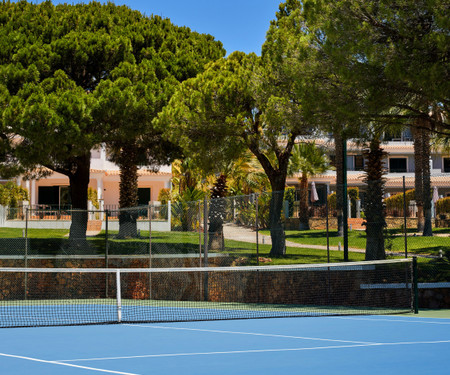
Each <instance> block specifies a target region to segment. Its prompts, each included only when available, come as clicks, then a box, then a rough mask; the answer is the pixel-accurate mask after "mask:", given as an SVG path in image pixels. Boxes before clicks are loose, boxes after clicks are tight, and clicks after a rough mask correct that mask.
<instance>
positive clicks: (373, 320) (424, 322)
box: [324, 316, 450, 325]
mask: <svg viewBox="0 0 450 375" xmlns="http://www.w3.org/2000/svg"><path fill="white" fill-rule="evenodd" d="M324 318H326V319H345V320H365V321H370V322H391V323H397V322H399V323H421V324H438V325H450V319H447V320H448V322H430V321H425V320H408V319H383V318H373V319H370V318H357V317H345V316H328V317H324ZM418 318H419V317H417V318H414V319H418ZM419 319H436V318H419ZM437 319H439V318H437Z"/></svg>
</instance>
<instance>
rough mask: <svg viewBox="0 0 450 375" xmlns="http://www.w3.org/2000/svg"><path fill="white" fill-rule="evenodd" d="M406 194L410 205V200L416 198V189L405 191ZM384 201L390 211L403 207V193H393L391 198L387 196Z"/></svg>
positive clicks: (407, 204)
mask: <svg viewBox="0 0 450 375" xmlns="http://www.w3.org/2000/svg"><path fill="white" fill-rule="evenodd" d="M405 196H406V207H409V202H410V201H413V200H415V199H416V191H415V189H411V190H407V191H406V192H405ZM384 203H385V205H386V209H387V210H388V211H391V210H395V209H397V210H398V209H403V193H398V194H395V195H392V196H391V197H389V198H386V199H385V200H384Z"/></svg>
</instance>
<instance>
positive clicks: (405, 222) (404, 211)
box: [403, 176, 408, 258]
mask: <svg viewBox="0 0 450 375" xmlns="http://www.w3.org/2000/svg"><path fill="white" fill-rule="evenodd" d="M403 227H404V232H405V258H408V229H407V220H406V183H405V176H403Z"/></svg>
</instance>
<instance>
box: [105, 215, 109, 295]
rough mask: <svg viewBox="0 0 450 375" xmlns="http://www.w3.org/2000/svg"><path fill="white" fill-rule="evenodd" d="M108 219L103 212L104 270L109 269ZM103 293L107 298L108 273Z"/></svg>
mask: <svg viewBox="0 0 450 375" xmlns="http://www.w3.org/2000/svg"><path fill="white" fill-rule="evenodd" d="M108 217H109V211H108V210H105V268H109V259H108V252H109V249H108V247H109V244H108ZM105 276H106V277H105V282H106V285H105V292H106V298H108V294H109V293H108V292H109V291H108V289H109V287H108V284H109V277H108V276H109V273H108V272H106V273H105Z"/></svg>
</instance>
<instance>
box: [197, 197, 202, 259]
mask: <svg viewBox="0 0 450 375" xmlns="http://www.w3.org/2000/svg"><path fill="white" fill-rule="evenodd" d="M201 224H202V201H201V200H199V201H198V256H199V265H198V266H199V267H201V266H202V225H201Z"/></svg>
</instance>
